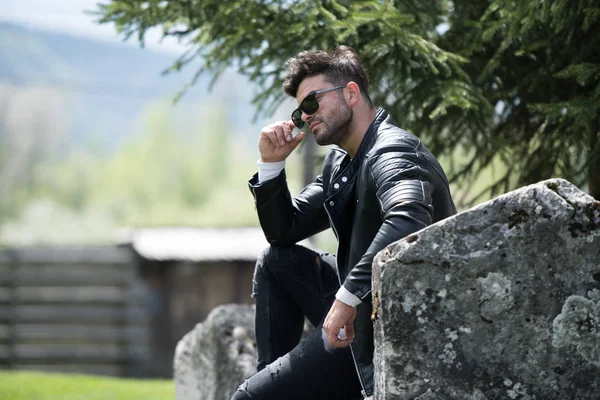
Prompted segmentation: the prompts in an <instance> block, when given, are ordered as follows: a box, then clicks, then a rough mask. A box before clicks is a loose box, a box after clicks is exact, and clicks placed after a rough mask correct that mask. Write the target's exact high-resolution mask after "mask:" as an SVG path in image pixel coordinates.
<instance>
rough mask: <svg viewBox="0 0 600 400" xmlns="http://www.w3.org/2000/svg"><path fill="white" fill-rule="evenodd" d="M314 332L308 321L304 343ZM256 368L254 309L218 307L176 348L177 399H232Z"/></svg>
mask: <svg viewBox="0 0 600 400" xmlns="http://www.w3.org/2000/svg"><path fill="white" fill-rule="evenodd" d="M313 330H314V328H313V326H312V325H311V324H310V322H308V320H305V324H304V332H303V334H302V339H301V341H302V340H304V339H305V338H306V337H307V336H308V335H309V334H310V333H311V332H312V331H313ZM256 366H257V352H256V341H255V334H254V306H249V305H242V304H226V305H222V306H218V307H216V308H214V309H213V310H212V311H211V312H210V313H209V314H208V316H207V317H206V320H204V322H201V323H199V324H197V325H196V327H195V328H194V329H193V330H192V331H191V332H189V333H188V334H187V335H185V336H184V337H183V338H182V339H181V340H180V341H179V343H178V344H177V347H176V348H175V357H174V362H173V380H174V382H175V398H176V400H230V399H231V396H233V393H234V392H235V391H236V390H237V388H238V386H239V385H240V384H242V383H243V382H244V380H245V379H246V378H248V377H250V376H251V375H253V374H254V373H255V372H256Z"/></svg>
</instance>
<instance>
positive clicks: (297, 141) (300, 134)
mask: <svg viewBox="0 0 600 400" xmlns="http://www.w3.org/2000/svg"><path fill="white" fill-rule="evenodd" d="M304 136H306V133H304V132H298V134H297V135H296V136H294V138H293V139H292V141H291V142H290V148H291V149H292V151H293V150H295V149H296V147H298V145H299V144H300V142H302V140H304Z"/></svg>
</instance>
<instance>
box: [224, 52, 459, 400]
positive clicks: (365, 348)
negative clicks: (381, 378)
mask: <svg viewBox="0 0 600 400" xmlns="http://www.w3.org/2000/svg"><path fill="white" fill-rule="evenodd" d="M284 90H285V92H286V93H287V94H288V95H290V96H292V97H295V98H296V99H297V101H298V104H299V107H298V109H296V110H295V111H294V112H293V114H292V120H291V121H282V122H277V123H274V124H272V125H269V126H267V127H265V128H264V129H263V130H262V131H261V133H260V138H259V146H258V147H259V151H260V160H259V171H258V174H257V175H255V176H254V177H253V178H252V179H251V180H250V182H249V185H250V189H251V191H252V193H253V195H254V199H255V202H256V209H257V212H258V216H259V219H260V223H261V226H262V229H263V231H264V233H265V236H266V238H267V240H268V241H269V243H270V244H271V246H270V247H269V248H268V249H267V250H265V252H264V253H263V255H262V256H261V257H260V258H259V260H258V262H257V265H256V270H255V274H254V282H253V297H254V298H255V300H256V342H257V348H258V373H257V374H255V375H254V376H252V377H251V378H250V379H248V380H247V381H246V382H244V383H243V384H242V385H241V386H240V387H239V389H238V391H237V392H236V393H235V394H234V396H233V399H235V400H239V399H253V400H257V399H328V400H330V399H360V398H361V395H362V397H365V398H366V397H368V396H371V395H372V394H373V325H372V322H371V320H370V314H371V310H372V305H371V264H372V262H373V258H374V256H375V255H376V254H377V253H378V252H379V251H380V250H382V249H384V248H385V246H387V245H389V244H390V243H392V242H395V241H397V240H399V239H401V238H403V237H405V236H406V235H408V234H410V233H412V232H415V231H417V230H419V229H421V228H424V227H426V226H427V225H429V224H431V223H433V222H437V221H439V220H441V219H443V218H446V217H448V216H450V215H452V214H454V213H455V212H456V209H455V207H454V203H453V201H452V198H451V196H450V190H449V187H448V181H447V179H446V176H445V174H444V172H443V170H442V168H441V166H440V165H439V163H438V162H437V161H436V159H435V158H434V157H433V155H432V154H431V153H430V152H429V151H428V150H427V149H426V148H425V147H424V146H423V145H422V144H421V142H420V140H419V139H418V138H417V137H415V136H413V135H412V134H410V133H408V132H406V131H404V130H402V129H400V128H398V127H397V126H396V125H395V123H394V122H393V121H392V119H391V117H390V116H389V115H388V114H387V113H386V112H385V110H383V109H382V108H379V109H378V108H376V107H375V106H374V105H373V103H372V102H371V99H370V98H369V95H368V91H367V90H368V79H367V74H366V72H365V71H364V68H363V66H362V63H361V61H360V59H359V57H358V56H357V54H356V53H355V52H354V50H353V49H352V48H350V47H347V46H341V47H339V48H337V49H335V50H334V51H332V52H331V53H327V52H324V51H304V52H301V53H299V54H298V55H297V56H296V57H294V58H292V59H290V60H288V62H287V76H286V78H285V81H284ZM304 124H307V125H308V127H309V129H310V130H311V132H312V134H313V135H314V137H315V139H316V141H317V143H318V144H320V145H336V146H334V147H333V148H332V149H331V151H330V152H329V153H328V155H327V156H326V158H325V162H324V166H323V171H322V173H321V175H320V176H319V177H317V179H316V180H315V182H314V183H312V184H310V185H308V186H307V187H306V188H304V189H303V190H302V192H301V193H300V194H299V195H298V196H297V197H296V198H293V199H292V198H291V196H290V193H289V191H288V189H287V185H286V177H285V170H284V164H285V159H286V158H287V157H288V156H289V155H290V153H291V152H292V151H294V149H295V148H296V147H297V146H298V144H299V143H300V142H301V141H302V139H303V138H304V133H299V134H297V135H296V136H295V137H294V136H293V135H292V130H293V128H294V125H295V126H297V127H298V128H302V126H303V125H304ZM329 227H331V228H332V229H333V231H334V233H335V235H336V237H337V239H338V251H337V254H336V256H333V255H330V254H326V253H318V252H315V251H312V250H309V249H307V248H304V247H302V246H298V245H296V243H297V242H298V241H300V240H302V239H305V238H307V237H309V236H312V235H314V234H315V233H318V232H320V231H323V230H324V229H327V228H329ZM305 316H306V317H308V319H309V320H310V321H311V322H312V324H314V325H315V326H316V329H315V331H314V332H313V333H312V334H311V335H310V336H309V337H308V338H307V339H306V340H305V341H303V342H302V343H301V344H298V342H299V340H300V337H301V334H302V331H303V322H304V317H305Z"/></svg>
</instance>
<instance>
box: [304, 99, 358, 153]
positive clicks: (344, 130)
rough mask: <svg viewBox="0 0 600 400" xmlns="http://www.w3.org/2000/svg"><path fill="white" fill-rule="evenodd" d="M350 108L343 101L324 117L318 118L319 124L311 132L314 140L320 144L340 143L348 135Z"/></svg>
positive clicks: (350, 117) (350, 119)
mask: <svg viewBox="0 0 600 400" xmlns="http://www.w3.org/2000/svg"><path fill="white" fill-rule="evenodd" d="M352 115H353V113H352V109H351V108H350V107H348V105H347V104H346V103H345V102H342V103H341V105H340V107H339V108H337V109H335V110H334V111H333V112H332V113H331V115H329V116H327V117H326V119H327V120H324V119H318V120H317V121H318V122H319V125H318V126H317V130H316V132H313V136H314V137H315V141H316V142H317V144H319V145H321V146H327V145H330V144H335V145H338V146H339V145H340V144H341V143H343V142H344V141H345V140H346V138H347V137H348V133H349V131H350V125H351V123H352Z"/></svg>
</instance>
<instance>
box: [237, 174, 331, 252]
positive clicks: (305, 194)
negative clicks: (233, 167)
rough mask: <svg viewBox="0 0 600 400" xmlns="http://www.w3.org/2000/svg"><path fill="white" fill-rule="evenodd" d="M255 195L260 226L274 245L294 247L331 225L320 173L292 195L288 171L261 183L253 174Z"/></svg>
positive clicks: (252, 185)
mask: <svg viewBox="0 0 600 400" xmlns="http://www.w3.org/2000/svg"><path fill="white" fill-rule="evenodd" d="M248 184H249V187H250V191H251V192H252V194H253V196H254V202H255V204H256V211H257V213H258V219H259V221H260V225H261V227H262V230H263V232H264V234H265V237H266V239H267V241H268V242H269V243H270V244H272V245H275V246H291V245H293V244H295V243H297V242H299V241H301V240H303V239H306V238H307V237H310V236H312V235H314V234H316V233H319V232H321V231H323V230H325V229H327V228H329V219H328V217H327V213H326V212H325V209H324V208H323V200H324V194H323V182H322V179H321V177H320V176H319V177H318V178H317V179H316V180H315V181H314V182H313V183H311V184H310V185H308V186H306V187H305V188H304V189H303V190H302V191H301V192H300V194H299V195H298V196H297V197H295V198H293V199H292V197H291V195H290V192H289V190H288V186H287V182H286V175H285V170H283V171H281V173H280V174H279V175H278V176H277V177H276V178H274V179H271V180H268V181H266V182H261V183H258V176H257V175H254V176H253V177H252V178H251V179H250V181H249V182H248Z"/></svg>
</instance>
